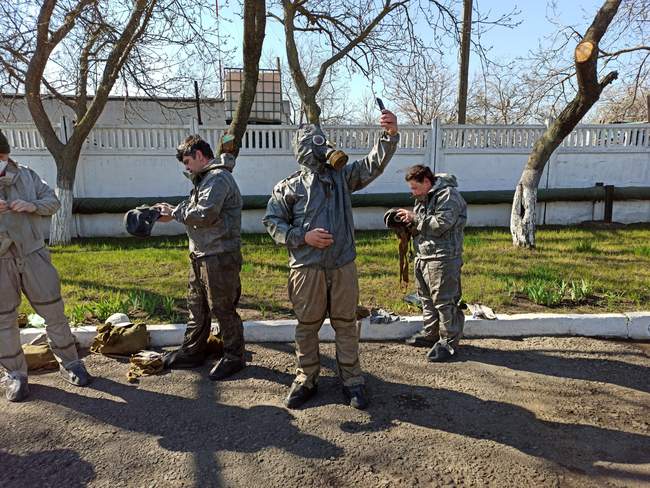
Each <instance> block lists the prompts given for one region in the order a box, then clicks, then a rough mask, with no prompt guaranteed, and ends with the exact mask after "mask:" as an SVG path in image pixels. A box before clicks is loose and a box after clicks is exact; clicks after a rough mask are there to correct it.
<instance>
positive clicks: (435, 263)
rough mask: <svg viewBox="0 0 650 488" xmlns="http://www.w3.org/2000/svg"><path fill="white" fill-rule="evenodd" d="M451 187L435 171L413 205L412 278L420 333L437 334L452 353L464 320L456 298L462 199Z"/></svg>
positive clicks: (452, 182)
mask: <svg viewBox="0 0 650 488" xmlns="http://www.w3.org/2000/svg"><path fill="white" fill-rule="evenodd" d="M457 186H458V184H457V182H456V177H455V176H453V175H448V174H437V175H435V182H434V183H433V186H432V188H431V190H430V191H429V192H428V194H427V195H426V198H424V199H423V200H421V201H418V202H417V203H416V204H415V208H414V209H413V210H414V213H415V220H414V222H413V225H414V227H415V232H416V235H415V236H414V237H413V244H414V248H415V251H416V258H415V279H416V282H417V287H418V295H419V296H420V299H421V300H422V306H423V315H424V332H425V333H426V334H427V335H428V336H429V337H439V341H438V345H439V347H444V348H445V349H447V351H448V352H449V353H450V354H452V355H453V354H454V353H455V348H456V347H457V346H458V342H459V340H460V338H461V336H462V333H463V325H464V323H465V315H464V314H463V312H462V310H460V308H459V302H460V298H461V279H460V275H461V268H462V266H463V260H462V254H463V229H464V228H465V223H466V222H467V204H466V203H465V200H464V199H463V197H462V196H461V194H460V192H458V190H457V189H456V188H457Z"/></svg>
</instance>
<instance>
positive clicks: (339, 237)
mask: <svg viewBox="0 0 650 488" xmlns="http://www.w3.org/2000/svg"><path fill="white" fill-rule="evenodd" d="M324 138H325V134H324V133H323V131H322V130H321V128H320V126H318V125H313V124H309V125H304V126H301V128H300V129H298V131H297V132H296V137H295V140H294V148H295V155H296V158H297V161H298V163H299V164H300V169H299V170H298V171H297V172H296V173H294V174H293V175H291V176H290V177H288V178H287V179H285V180H282V181H281V182H279V183H278V184H277V185H276V186H275V188H274V189H273V193H272V196H271V198H270V200H269V202H268V205H267V208H266V215H265V216H264V219H263V222H264V225H265V226H266V229H267V231H268V233H269V234H270V235H271V237H272V238H273V240H274V241H275V242H276V243H277V244H280V245H284V246H286V247H287V249H288V251H289V265H290V268H291V269H290V272H289V285H288V291H289V298H290V300H291V302H292V304H293V308H294V312H295V314H296V317H297V319H298V326H297V328H296V355H297V363H298V365H297V374H296V380H295V382H294V383H295V384H298V385H304V386H305V387H307V388H313V387H315V386H316V384H317V382H318V375H319V372H320V356H319V341H318V331H319V329H320V327H321V325H322V324H323V321H324V320H325V318H326V316H328V315H329V317H330V321H331V324H332V327H333V328H334V330H335V332H336V358H337V363H338V369H339V375H340V377H341V379H342V381H343V384H344V385H345V386H354V385H362V384H363V383H364V379H363V376H362V371H361V366H360V364H359V345H358V344H359V330H358V327H357V321H356V307H357V303H358V299H359V285H358V280H357V270H356V265H355V262H354V260H355V257H356V250H355V243H354V221H353V216H352V204H351V197H350V195H351V193H352V192H354V191H357V190H361V189H362V188H365V187H366V186H367V185H368V184H369V183H371V182H372V181H373V180H374V179H375V178H377V177H378V176H379V175H380V174H381V173H382V172H383V171H384V169H385V167H386V165H387V164H388V162H389V161H390V159H391V157H392V156H393V154H394V153H395V150H396V149H397V144H398V142H399V134H395V135H389V134H388V133H384V134H383V135H382V136H381V137H380V138H379V140H378V141H377V143H376V144H375V147H374V148H373V149H372V151H371V152H370V154H368V156H366V157H365V158H363V159H361V160H359V161H354V162H352V163H348V164H346V165H344V166H343V167H341V168H340V169H338V170H337V169H335V168H334V167H333V166H332V164H328V155H332V154H333V151H332V150H331V149H330V148H328V147H327V145H325V144H318V143H316V142H320V141H322V140H324ZM330 159H331V158H330ZM336 159H337V161H340V159H341V158H340V153H339V154H338V157H337V158H336ZM317 228H322V229H325V230H327V231H328V232H329V233H330V234H332V236H333V243H332V244H331V245H330V246H329V247H326V248H324V249H319V248H316V247H312V246H310V245H308V244H306V243H305V234H306V233H307V232H308V231H310V230H312V229H317Z"/></svg>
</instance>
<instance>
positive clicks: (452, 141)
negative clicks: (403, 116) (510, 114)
mask: <svg viewBox="0 0 650 488" xmlns="http://www.w3.org/2000/svg"><path fill="white" fill-rule="evenodd" d="M56 129H57V130H58V131H59V133H60V136H59V137H60V138H61V139H63V138H64V137H65V136H64V135H63V133H65V131H63V130H62V126H60V125H57V127H56ZM2 130H3V131H4V132H5V134H6V135H7V137H8V139H9V142H10V144H11V146H12V147H13V148H14V150H18V151H35V150H36V151H38V150H43V151H44V150H46V148H45V144H44V143H43V139H42V138H41V136H40V134H39V133H38V130H37V129H36V127H35V126H34V125H33V124H28V123H22V124H5V125H2ZM224 130H225V127H208V126H196V125H194V124H192V125H174V126H172V125H123V126H96V127H95V128H94V129H93V130H92V131H91V133H90V135H89V136H88V138H87V141H86V144H85V148H84V149H85V150H91V151H126V152H129V153H131V152H138V151H164V152H170V151H172V152H173V151H174V150H175V148H176V146H177V145H178V143H179V142H180V141H182V140H183V139H184V138H185V137H186V136H187V134H189V133H193V132H198V133H199V134H201V136H203V137H204V138H205V139H206V140H207V141H210V142H215V141H218V140H219V138H220V137H221V135H222V134H223V132H224ZM295 130H296V127H294V126H290V125H255V126H249V127H248V130H247V131H246V135H245V137H244V140H243V142H242V153H266V154H268V153H275V154H285V153H290V152H291V150H292V148H291V141H292V138H293V135H294V133H295ZM544 130H545V127H544V126H543V125H441V124H438V123H437V122H436V123H434V124H432V125H431V126H428V125H401V126H400V134H401V140H400V150H401V151H413V152H423V151H424V150H426V149H427V148H429V147H430V146H431V144H432V141H436V149H437V150H441V149H442V150H445V151H449V152H457V151H461V152H462V151H476V150H481V151H491V150H498V151H503V150H504V149H506V150H512V151H513V152H522V151H523V152H526V151H529V150H530V148H531V147H532V146H533V144H534V143H535V141H536V140H537V139H538V138H539V137H540V136H541V135H542V133H543V132H544ZM324 131H325V132H326V134H327V136H328V138H329V139H330V140H331V141H332V142H333V143H334V144H336V146H337V147H339V148H342V149H347V150H359V151H366V150H368V149H369V148H371V147H372V146H373V145H374V143H375V142H376V140H377V138H378V137H379V136H380V134H381V130H380V128H379V127H378V126H366V125H339V126H328V127H324ZM70 132H71V131H70V129H69V128H68V130H67V133H68V134H69V133H70ZM561 147H562V148H563V149H572V150H580V149H587V150H592V149H593V148H598V149H599V150H608V149H614V150H616V151H626V152H635V151H642V152H645V151H650V124H610V125H580V126H578V127H576V129H575V130H574V131H573V132H572V133H571V134H569V136H568V137H567V138H566V139H565V140H564V142H563V143H562V146H561Z"/></svg>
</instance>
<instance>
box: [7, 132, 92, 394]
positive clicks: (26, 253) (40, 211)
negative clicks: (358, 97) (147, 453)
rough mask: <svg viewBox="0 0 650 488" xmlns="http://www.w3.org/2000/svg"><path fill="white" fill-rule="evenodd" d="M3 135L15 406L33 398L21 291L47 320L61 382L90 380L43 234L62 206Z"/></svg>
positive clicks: (10, 383)
mask: <svg viewBox="0 0 650 488" xmlns="http://www.w3.org/2000/svg"><path fill="white" fill-rule="evenodd" d="M10 152H11V147H10V146H9V142H8V141H7V138H6V137H5V136H4V134H3V133H2V132H0V365H2V367H3V368H4V369H5V370H6V375H5V378H4V383H5V387H6V391H5V395H6V397H7V399H8V400H9V401H13V402H17V401H20V400H22V399H24V398H25V397H26V396H27V395H28V394H29V385H28V381H27V361H26V360H25V355H24V354H23V350H22V347H21V345H20V330H19V329H18V324H17V322H16V319H17V317H18V307H19V306H20V301H21V297H20V294H21V291H22V292H23V293H24V294H25V296H26V297H27V299H28V300H29V303H30V304H31V305H32V307H33V308H34V310H36V312H37V313H38V314H39V315H41V316H42V317H43V318H44V319H45V324H46V326H45V330H46V333H47V338H48V342H49V344H50V347H51V348H52V352H53V353H54V357H55V358H56V360H57V361H58V363H59V368H60V371H61V374H62V375H63V378H64V379H65V380H66V381H68V382H69V383H72V384H73V385H76V386H85V385H86V384H88V382H89V381H90V379H91V377H90V375H89V374H88V372H87V371H86V368H85V366H84V364H83V362H82V361H80V360H79V357H78V355H77V346H76V344H75V339H74V336H73V335H72V332H71V331H70V325H69V324H68V319H67V318H66V316H65V313H64V310H63V309H64V307H63V299H62V298H61V282H60V280H59V275H58V273H57V271H56V269H55V268H54V266H52V261H51V259H50V253H49V251H48V250H47V248H46V247H45V241H44V239H43V234H42V233H41V229H40V223H41V217H48V216H50V215H53V214H54V213H55V212H56V211H57V210H58V209H59V207H60V206H61V204H60V203H59V200H58V199H57V197H56V195H55V194H54V190H52V188H50V187H49V186H48V185H47V183H45V182H44V181H43V180H41V178H40V177H39V176H38V174H36V172H35V171H34V170H32V169H30V168H28V167H27V166H23V165H20V164H18V163H16V162H15V161H14V160H12V159H11V158H9V153H10Z"/></svg>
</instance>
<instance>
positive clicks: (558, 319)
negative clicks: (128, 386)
mask: <svg viewBox="0 0 650 488" xmlns="http://www.w3.org/2000/svg"><path fill="white" fill-rule="evenodd" d="M497 317H498V319H497V320H480V319H473V318H471V317H466V320H465V337H467V338H480V337H504V338H506V337H530V336H584V337H604V338H618V339H633V340H650V312H631V313H608V314H516V315H498V316H497ZM295 327H296V321H295V320H264V321H248V322H245V323H244V336H245V338H246V341H247V342H293V340H294V332H295ZM421 328H422V316H415V317H402V318H401V319H400V320H399V321H397V322H392V323H390V324H371V323H370V321H369V320H368V319H364V320H362V321H361V339H362V340H366V341H383V340H401V339H405V338H406V337H409V336H410V335H412V334H414V333H415V332H417V331H418V330H420V329H421ZM147 329H148V331H149V334H150V336H151V345H152V346H154V347H162V346H176V345H179V344H180V343H181V342H182V340H183V334H184V332H185V324H173V325H148V326H147ZM72 331H73V333H74V335H75V336H76V337H77V340H78V341H79V343H80V344H81V346H82V347H89V346H90V344H91V343H92V341H93V339H94V337H95V334H96V330H95V327H91V326H84V327H75V328H73V329H72ZM43 332H44V330H43V329H33V328H32V329H22V330H21V332H20V337H21V341H22V343H23V344H25V343H28V342H30V341H31V340H32V339H34V338H35V337H36V336H38V335H39V334H41V333H43ZM319 336H320V339H321V340H322V341H326V342H331V341H333V340H334V330H333V329H332V327H331V326H330V324H329V320H326V321H325V324H324V325H323V327H322V328H321V330H320V334H319Z"/></svg>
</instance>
